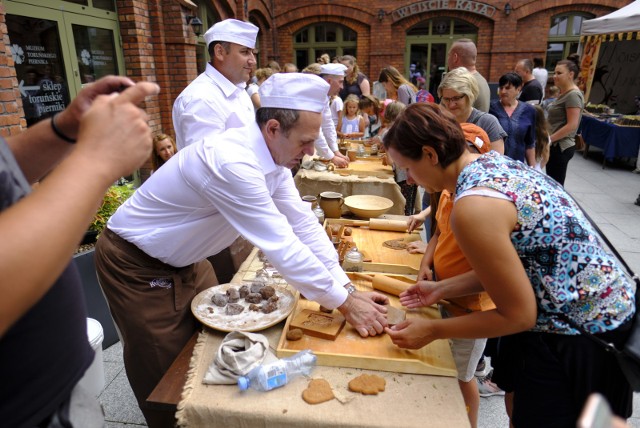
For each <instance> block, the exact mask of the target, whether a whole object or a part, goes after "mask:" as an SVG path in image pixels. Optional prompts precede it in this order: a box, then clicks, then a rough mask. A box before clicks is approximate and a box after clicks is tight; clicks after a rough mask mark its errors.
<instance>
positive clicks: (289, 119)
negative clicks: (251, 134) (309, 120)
mask: <svg viewBox="0 0 640 428" xmlns="http://www.w3.org/2000/svg"><path fill="white" fill-rule="evenodd" d="M299 118H300V112H299V111H298V110H291V109H284V108H272V107H260V108H259V109H258V110H257V111H256V122H257V123H258V126H259V127H260V128H261V129H262V127H263V126H264V125H265V124H266V123H267V122H268V121H269V120H271V119H275V120H277V121H278V123H280V127H281V128H282V132H283V133H284V135H285V136H288V135H289V131H291V129H292V128H293V127H294V126H295V125H296V122H297V121H298V119H299Z"/></svg>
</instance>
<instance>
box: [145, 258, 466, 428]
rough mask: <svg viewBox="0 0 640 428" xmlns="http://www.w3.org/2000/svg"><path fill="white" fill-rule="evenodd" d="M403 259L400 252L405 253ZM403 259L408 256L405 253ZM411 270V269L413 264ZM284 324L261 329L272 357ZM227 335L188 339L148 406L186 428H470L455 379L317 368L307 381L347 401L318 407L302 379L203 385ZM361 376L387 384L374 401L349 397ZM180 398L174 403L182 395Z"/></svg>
mask: <svg viewBox="0 0 640 428" xmlns="http://www.w3.org/2000/svg"><path fill="white" fill-rule="evenodd" d="M405 254H406V253H405ZM407 255H409V254H407ZM254 257H255V252H253V253H252V254H251V255H250V256H249V258H248V259H247V261H246V262H245V264H243V266H242V267H241V268H240V270H239V271H238V273H237V274H236V276H235V277H234V281H235V282H240V281H241V280H242V279H245V280H246V278H247V275H250V274H251V271H252V269H253V267H250V263H251V261H252V260H253V259H254ZM411 265H415V263H414V262H413V261H412V263H411ZM283 327H284V322H282V323H279V324H277V325H276V326H274V327H271V328H269V329H267V330H264V331H261V332H260V333H261V334H264V335H265V336H266V337H267V338H268V339H269V343H270V345H271V348H272V351H273V352H274V353H275V349H276V346H277V343H278V340H279V338H280V336H281V333H282V329H283ZM225 335H226V333H223V332H218V331H214V330H211V329H208V328H207V329H205V330H204V331H203V332H202V333H201V334H200V335H199V336H198V338H197V344H196V340H195V337H193V338H192V339H191V340H190V342H189V344H187V346H186V347H185V349H183V351H182V353H181V354H180V355H179V356H178V358H177V359H176V361H175V362H174V364H173V365H172V366H171V368H170V370H169V371H168V372H167V374H166V375H165V376H164V377H163V379H162V380H161V381H160V383H159V384H158V386H157V387H156V388H155V390H154V391H153V392H152V394H151V395H150V396H149V399H148V401H149V402H153V403H154V404H157V405H160V406H168V407H169V408H175V407H176V406H177V407H178V409H179V410H178V413H177V417H178V423H179V425H180V426H189V427H201V426H202V427H205V426H206V427H229V426H266V427H300V426H352V427H360V426H371V427H388V426H416V427H417V426H424V423H425V421H427V420H428V421H429V426H432V427H447V428H452V427H468V426H469V422H468V419H467V416H466V410H465V406H464V401H463V399H462V395H461V394H460V390H459V387H458V382H457V380H456V378H455V377H444V376H428V375H415V374H401V373H400V374H398V373H393V372H380V371H371V370H362V369H354V368H340V367H322V366H318V367H316V368H315V369H314V371H313V374H312V376H314V377H317V376H321V377H323V378H324V379H326V380H327V381H328V382H329V383H330V384H331V385H332V387H333V388H334V390H336V391H337V393H338V395H340V396H341V397H343V398H345V399H346V401H345V402H344V403H341V402H340V401H338V400H332V401H330V402H326V403H322V404H320V405H316V406H310V405H308V404H306V403H305V402H304V401H303V400H302V399H301V397H300V395H301V393H302V391H303V390H304V389H305V388H306V387H307V383H308V380H307V379H305V378H303V377H300V378H296V379H293V380H292V381H291V382H290V383H289V384H288V385H287V386H286V387H283V388H279V389H276V390H273V391H269V392H267V393H263V392H258V391H253V390H250V391H245V392H240V391H239V390H238V388H237V387H236V386H233V385H203V384H202V383H201V379H202V377H203V376H204V373H205V371H206V369H207V367H208V365H209V364H210V363H211V361H213V357H214V355H215V352H216V351H217V349H218V347H219V345H220V343H221V342H222V340H223V338H224V337H225ZM194 346H195V348H196V351H195V352H193V354H194V355H193V357H192V359H191V369H190V370H191V372H190V373H191V374H190V376H189V380H188V381H187V382H186V384H185V373H186V372H187V363H188V361H189V360H190V356H191V354H192V349H193V348H194ZM361 372H365V373H375V374H378V375H380V376H382V377H384V378H385V379H386V381H387V389H386V391H385V392H384V393H382V394H380V395H378V396H362V395H355V394H354V393H351V392H348V391H347V386H346V384H347V382H348V380H350V379H351V378H353V377H355V376H357V375H358V374H360V373H361ZM181 392H183V393H184V398H183V399H182V400H181V401H180V393H181Z"/></svg>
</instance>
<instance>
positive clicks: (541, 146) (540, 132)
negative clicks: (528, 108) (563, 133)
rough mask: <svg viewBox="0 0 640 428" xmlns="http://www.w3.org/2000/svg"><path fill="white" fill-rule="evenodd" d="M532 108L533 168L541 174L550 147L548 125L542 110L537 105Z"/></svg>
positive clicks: (547, 158)
mask: <svg viewBox="0 0 640 428" xmlns="http://www.w3.org/2000/svg"><path fill="white" fill-rule="evenodd" d="M554 88H555V86H554ZM545 101H546V100H545ZM543 104H544V101H543ZM533 107H534V108H535V109H536V165H535V167H534V168H535V169H537V170H538V171H540V172H542V168H544V167H545V165H546V164H547V161H548V160H549V146H551V138H549V123H548V122H547V117H546V115H545V111H544V110H543V108H542V107H541V106H539V105H536V106H533Z"/></svg>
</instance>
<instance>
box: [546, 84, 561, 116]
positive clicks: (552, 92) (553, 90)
mask: <svg viewBox="0 0 640 428" xmlns="http://www.w3.org/2000/svg"><path fill="white" fill-rule="evenodd" d="M559 94H560V89H558V87H557V86H550V87H549V95H548V96H545V98H544V101H542V109H543V110H544V115H545V117H546V116H547V114H548V112H549V106H550V105H551V103H553V102H554V101H555V100H556V98H558V95H559Z"/></svg>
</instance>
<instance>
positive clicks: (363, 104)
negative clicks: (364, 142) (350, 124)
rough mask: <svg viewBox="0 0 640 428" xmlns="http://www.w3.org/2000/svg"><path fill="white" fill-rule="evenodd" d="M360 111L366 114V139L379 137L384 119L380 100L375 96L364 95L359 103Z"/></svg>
mask: <svg viewBox="0 0 640 428" xmlns="http://www.w3.org/2000/svg"><path fill="white" fill-rule="evenodd" d="M358 107H359V108H360V111H361V112H362V113H363V114H365V115H366V116H365V118H364V122H365V125H366V127H365V131H364V138H372V137H375V136H376V135H378V131H379V130H380V127H381V126H382V117H381V114H380V113H381V112H380V100H378V99H377V98H376V97H374V96H373V95H363V96H362V98H360V101H359V102H358Z"/></svg>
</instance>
